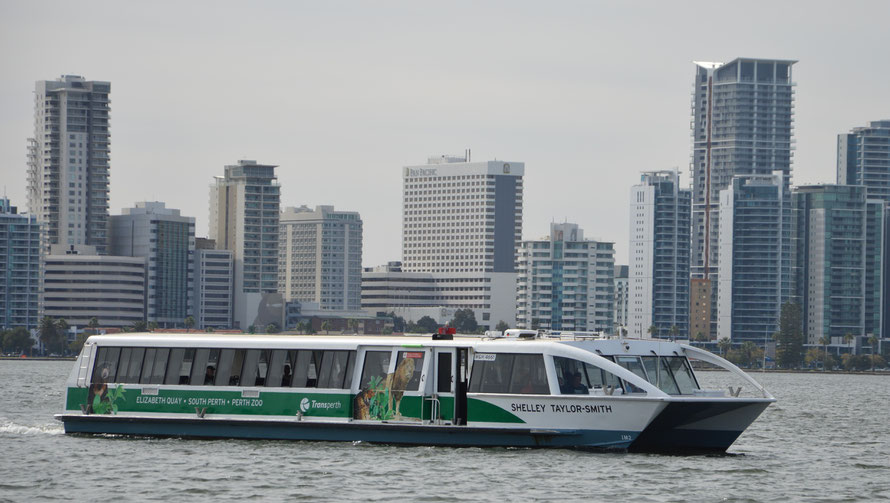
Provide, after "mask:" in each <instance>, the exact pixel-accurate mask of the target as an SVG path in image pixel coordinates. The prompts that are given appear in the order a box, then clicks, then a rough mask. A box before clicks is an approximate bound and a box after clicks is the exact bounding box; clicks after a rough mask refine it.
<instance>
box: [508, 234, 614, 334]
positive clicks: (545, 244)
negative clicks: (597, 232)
mask: <svg viewBox="0 0 890 503" xmlns="http://www.w3.org/2000/svg"><path fill="white" fill-rule="evenodd" d="M517 270H518V279H517V286H516V292H517V294H516V326H517V327H518V328H527V329H541V330H569V331H582V332H603V333H606V334H611V333H614V332H613V330H614V325H615V321H614V318H613V316H614V313H613V310H614V302H615V301H614V299H615V284H614V281H615V279H614V275H615V256H614V247H613V244H612V243H606V242H598V241H592V240H586V239H584V232H583V231H582V230H581V229H580V228H578V226H577V225H575V224H570V223H564V224H555V223H554V224H550V235H549V236H548V237H547V238H545V239H541V240H535V241H522V242H521V243H520V245H519V261H518V268H517Z"/></svg>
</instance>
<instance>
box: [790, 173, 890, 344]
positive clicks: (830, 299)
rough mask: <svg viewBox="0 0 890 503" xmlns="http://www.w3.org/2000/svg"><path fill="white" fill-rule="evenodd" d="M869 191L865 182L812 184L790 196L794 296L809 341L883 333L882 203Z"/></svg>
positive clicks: (839, 339)
mask: <svg viewBox="0 0 890 503" xmlns="http://www.w3.org/2000/svg"><path fill="white" fill-rule="evenodd" d="M867 193H868V192H867V190H866V188H865V187H863V186H861V185H860V186H852V185H814V186H805V187H797V188H796V189H795V190H794V193H793V194H792V201H793V206H794V211H793V215H794V259H793V262H792V264H793V279H794V297H795V300H796V301H797V302H798V303H800V305H801V309H802V314H803V323H804V333H805V334H806V336H807V343H808V344H821V343H820V342H819V341H820V339H822V338H823V337H826V338H828V339H829V340H830V341H831V343H832V344H843V343H845V341H844V336H845V335H847V334H852V335H854V336H866V335H877V334H879V333H880V322H881V294H882V292H881V289H882V284H881V258H882V255H881V247H882V243H881V241H882V240H883V239H884V236H883V232H884V230H883V228H884V208H883V206H884V205H883V201H880V200H869V199H867Z"/></svg>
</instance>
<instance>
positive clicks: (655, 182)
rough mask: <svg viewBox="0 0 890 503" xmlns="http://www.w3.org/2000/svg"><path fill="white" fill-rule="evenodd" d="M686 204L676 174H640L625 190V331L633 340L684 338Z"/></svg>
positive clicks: (688, 195)
mask: <svg viewBox="0 0 890 503" xmlns="http://www.w3.org/2000/svg"><path fill="white" fill-rule="evenodd" d="M691 200H692V194H691V191H690V190H689V189H681V188H680V174H679V173H678V172H677V171H653V172H647V173H643V174H642V176H641V178H640V183H639V184H638V185H634V186H633V187H632V188H631V190H630V264H629V277H628V289H629V294H628V300H629V307H628V333H629V334H630V335H631V336H633V337H678V336H683V337H684V338H685V337H686V336H687V334H689V233H690V211H691ZM651 327H655V329H654V332H653V331H652V328H651ZM693 335H694V334H693Z"/></svg>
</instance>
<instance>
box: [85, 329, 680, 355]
mask: <svg viewBox="0 0 890 503" xmlns="http://www.w3.org/2000/svg"><path fill="white" fill-rule="evenodd" d="M89 341H90V342H93V343H97V344H98V345H100V346H117V345H120V346H166V347H186V348H189V347H223V348H224V347H231V348H236V347H241V348H247V349H249V348H257V349H260V348H262V349H272V348H288V347H295V346H302V347H308V348H319V349H322V348H330V349H349V348H355V347H356V346H395V347H409V348H410V347H420V346H424V347H458V346H460V347H466V346H471V347H473V348H475V349H476V351H481V352H484V351H499V350H500V351H503V350H505V349H507V347H508V346H509V348H510V349H509V350H508V351H520V352H526V351H529V350H531V351H532V352H538V351H542V350H543V349H545V348H547V347H554V346H557V345H566V346H572V347H576V348H578V349H582V350H585V351H589V352H595V353H599V354H602V355H621V354H628V355H651V354H653V353H654V354H657V355H680V354H682V352H683V350H682V347H681V346H680V344H678V343H675V342H671V341H666V340H660V339H628V338H623V339H619V338H594V337H581V338H574V337H571V336H564V337H543V338H541V337H535V338H516V337H491V336H479V335H456V336H454V338H453V339H433V338H432V336H431V335H421V334H406V335H363V334H359V335H356V334H332V335H290V334H274V335H273V334H217V333H207V332H183V333H122V334H110V335H94V336H90V338H89Z"/></svg>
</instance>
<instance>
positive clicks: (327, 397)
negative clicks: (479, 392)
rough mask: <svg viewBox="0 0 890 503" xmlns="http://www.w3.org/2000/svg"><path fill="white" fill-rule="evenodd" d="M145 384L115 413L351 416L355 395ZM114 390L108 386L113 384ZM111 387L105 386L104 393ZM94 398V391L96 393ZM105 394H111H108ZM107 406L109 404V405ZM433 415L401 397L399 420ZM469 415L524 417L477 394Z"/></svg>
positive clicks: (73, 398) (446, 405)
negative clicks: (150, 390) (147, 390)
mask: <svg viewBox="0 0 890 503" xmlns="http://www.w3.org/2000/svg"><path fill="white" fill-rule="evenodd" d="M143 389H144V388H143V387H139V388H124V389H123V393H121V394H120V398H118V399H116V400H114V403H113V405H114V406H115V407H116V412H117V413H124V412H136V413H138V412H153V413H180V414H195V409H196V408H197V409H199V410H203V412H204V413H205V414H226V415H250V416H264V415H265V416H295V415H297V413H298V412H299V413H301V414H302V415H303V416H306V417H338V418H351V417H353V404H354V401H355V395H352V394H350V393H348V392H345V393H313V392H308V393H307V392H293V391H260V392H259V396H257V397H256V398H245V397H242V393H241V391H216V390H207V389H159V390H158V391H157V394H150V395H146V394H143ZM109 391H110V390H109ZM111 394H112V393H109V392H107V393H106V395H111ZM92 400H95V397H92ZM106 400H107V398H106ZM90 402H91V397H90V396H89V390H88V389H87V388H76V387H70V388H68V393H67V397H66V403H65V409H66V410H69V411H77V412H79V411H81V406H84V407H85V406H86V405H87V404H88V403H90ZM107 409H108V410H109V411H110V410H111V407H108V408H107ZM421 409H422V410H423V416H422V418H423V419H425V420H429V419H431V417H430V416H431V413H432V404H431V401H430V400H429V399H425V398H424V397H420V396H403V397H402V399H401V402H400V403H399V412H400V419H401V420H412V419H413V420H416V421H420V419H421ZM467 413H468V420H469V421H473V422H483V423H515V424H522V423H524V421H523V420H522V419H520V418H519V417H517V416H516V415H514V414H512V413H510V412H508V411H506V410H504V409H502V408H500V407H498V406H496V405H493V404H490V403H488V402H486V401H484V400H479V399H475V398H470V399H468V402H467ZM439 418H440V419H441V420H443V421H450V420H452V419H453V418H454V398H453V397H441V398H440V399H439Z"/></svg>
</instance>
